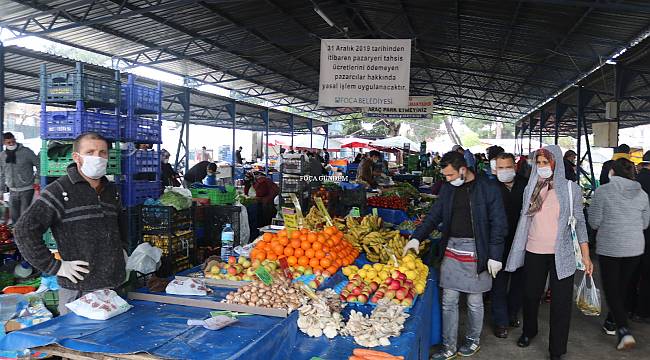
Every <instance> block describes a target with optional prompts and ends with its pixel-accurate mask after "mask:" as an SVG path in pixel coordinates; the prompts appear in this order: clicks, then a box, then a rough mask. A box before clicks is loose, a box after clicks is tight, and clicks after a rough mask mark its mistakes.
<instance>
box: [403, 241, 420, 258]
mask: <svg viewBox="0 0 650 360" xmlns="http://www.w3.org/2000/svg"><path fill="white" fill-rule="evenodd" d="M409 250H414V251H415V253H416V254H419V253H420V240H418V239H411V240H409V242H407V243H406V245H405V246H404V252H403V253H402V256H406V253H407V252H408V251H409Z"/></svg>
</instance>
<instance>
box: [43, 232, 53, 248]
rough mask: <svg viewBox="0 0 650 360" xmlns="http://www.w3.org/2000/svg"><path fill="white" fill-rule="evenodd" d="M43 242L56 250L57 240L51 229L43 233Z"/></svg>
mask: <svg viewBox="0 0 650 360" xmlns="http://www.w3.org/2000/svg"><path fill="white" fill-rule="evenodd" d="M43 242H44V243H45V246H47V248H48V249H50V250H56V241H55V240H54V236H52V230H51V229H47V231H46V232H45V234H43Z"/></svg>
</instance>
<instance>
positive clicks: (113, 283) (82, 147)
mask: <svg viewBox="0 0 650 360" xmlns="http://www.w3.org/2000/svg"><path fill="white" fill-rule="evenodd" d="M72 157H73V159H74V163H73V164H70V166H68V169H67V171H68V174H67V175H65V176H62V177H60V178H58V179H57V180H56V181H54V182H53V183H51V184H50V185H48V186H47V187H46V188H45V189H44V190H43V192H42V193H41V197H40V198H38V199H37V200H36V201H35V202H34V204H32V206H31V207H30V208H29V209H28V210H27V212H26V213H25V214H24V215H23V216H22V217H21V218H20V220H19V221H18V224H16V228H15V236H16V245H18V249H19V250H20V253H21V254H22V255H23V256H24V257H25V259H26V260H27V261H28V262H29V263H30V264H32V265H33V266H34V267H36V268H37V269H39V270H40V271H42V272H43V273H45V274H48V275H57V276H58V282H59V286H60V287H61V288H60V289H59V312H60V313H61V314H65V313H67V312H68V309H67V308H66V306H65V304H67V303H69V302H72V301H74V300H76V299H78V298H80V297H81V296H83V295H84V294H86V293H88V292H92V291H95V290H101V289H111V288H115V287H117V286H119V285H121V284H122V283H123V282H124V281H125V279H126V270H125V267H126V264H125V255H126V251H125V249H126V237H125V236H122V234H121V233H120V229H121V228H122V227H121V226H120V225H119V213H120V211H121V209H122V206H121V203H120V196H119V193H118V191H117V187H116V186H115V184H113V183H110V182H109V181H108V180H107V179H106V176H104V175H105V174H106V164H107V163H108V160H107V159H108V142H107V141H106V139H104V138H103V137H102V136H100V135H98V134H95V133H86V134H83V135H80V136H79V137H78V138H77V139H76V140H75V142H74V145H73V153H72ZM49 228H51V229H52V234H53V236H54V239H56V245H57V248H58V251H59V254H60V255H61V259H62V260H57V259H55V258H54V256H53V255H52V253H50V251H49V250H48V249H47V247H45V244H44V243H43V234H44V233H45V232H46V231H47V229H49Z"/></svg>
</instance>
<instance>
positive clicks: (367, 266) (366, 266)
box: [362, 264, 372, 271]
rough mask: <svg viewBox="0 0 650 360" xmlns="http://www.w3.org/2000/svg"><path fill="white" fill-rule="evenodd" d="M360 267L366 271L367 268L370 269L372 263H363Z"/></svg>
mask: <svg viewBox="0 0 650 360" xmlns="http://www.w3.org/2000/svg"><path fill="white" fill-rule="evenodd" d="M362 269H363V270H366V271H367V270H370V269H372V265H370V264H365V265H363V267H362Z"/></svg>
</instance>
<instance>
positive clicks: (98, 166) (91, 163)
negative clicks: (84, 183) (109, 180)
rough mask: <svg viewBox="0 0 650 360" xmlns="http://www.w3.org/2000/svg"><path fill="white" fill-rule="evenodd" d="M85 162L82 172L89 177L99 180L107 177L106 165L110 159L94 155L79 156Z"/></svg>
mask: <svg viewBox="0 0 650 360" xmlns="http://www.w3.org/2000/svg"><path fill="white" fill-rule="evenodd" d="M79 156H81V159H82V160H83V164H81V172H82V173H83V174H84V175H86V176H87V177H89V178H91V179H94V180H97V179H100V178H101V177H102V176H104V175H106V165H108V159H104V158H103V157H99V156H92V155H79Z"/></svg>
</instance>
